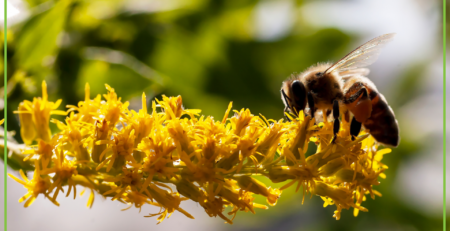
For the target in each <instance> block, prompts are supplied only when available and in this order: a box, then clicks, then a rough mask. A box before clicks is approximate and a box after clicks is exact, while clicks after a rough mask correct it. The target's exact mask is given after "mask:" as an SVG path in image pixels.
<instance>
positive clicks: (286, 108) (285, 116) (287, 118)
mask: <svg viewBox="0 0 450 231" xmlns="http://www.w3.org/2000/svg"><path fill="white" fill-rule="evenodd" d="M286 113H289V107H287V106H286V107H284V118H286V120H287V121H288V122H291V121H292V120H291V119H289V117H288V116H287V115H286Z"/></svg>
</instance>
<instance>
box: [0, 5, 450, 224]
mask: <svg viewBox="0 0 450 231" xmlns="http://www.w3.org/2000/svg"><path fill="white" fill-rule="evenodd" d="M7 2H8V34H7V35H8V40H7V42H8V76H7V78H8V86H7V88H5V87H3V86H2V88H1V94H0V95H3V91H4V90H5V89H6V90H7V93H8V107H7V112H8V131H16V134H15V135H14V133H13V132H12V133H11V134H12V135H14V136H13V137H14V139H15V140H16V141H17V142H19V143H20V142H21V138H20V135H19V134H18V132H19V122H18V116H17V115H14V114H13V111H14V110H15V109H16V108H17V106H18V103H19V102H20V101H22V100H24V99H29V100H30V99H32V97H35V96H40V95H41V89H40V84H41V81H42V80H46V81H47V83H48V85H49V86H48V91H49V95H50V99H51V100H56V99H59V98H62V99H63V105H67V104H72V105H74V104H76V103H77V102H78V101H79V100H82V99H83V98H84V95H83V91H84V84H85V83H86V82H89V84H90V86H91V95H96V94H101V93H105V92H106V90H105V87H104V84H105V83H108V84H109V85H111V86H112V87H113V88H115V89H116V92H118V94H119V96H121V97H122V98H123V100H126V101H130V103H131V107H132V108H140V102H141V101H140V97H139V96H140V95H141V94H142V92H145V93H146V94H147V96H150V97H161V95H162V94H165V95H167V96H176V95H182V96H183V101H184V105H185V107H187V108H198V109H202V113H203V114H205V115H212V116H214V117H216V118H222V116H223V113H224V111H225V110H226V108H227V105H228V103H229V102H230V101H233V103H234V104H233V105H234V108H235V109H240V108H249V109H250V110H251V111H252V113H253V114H259V113H261V114H263V115H265V116H266V117H267V118H273V119H280V118H282V115H283V113H282V111H283V107H284V106H283V104H282V102H281V100H280V94H279V90H280V86H281V82H282V81H283V80H284V79H286V78H287V77H288V76H289V75H290V74H291V73H293V72H301V71H302V70H304V69H305V68H307V67H308V66H310V65H312V64H315V63H317V62H326V61H337V60H338V59H339V58H341V57H343V56H344V55H345V54H347V53H348V52H350V51H351V50H353V49H354V48H356V47H357V46H359V45H361V44H362V43H364V42H366V41H368V40H370V39H372V38H374V37H376V36H379V35H381V34H385V33H391V32H395V33H397V36H396V38H395V40H394V41H393V42H392V43H390V44H389V45H388V46H386V48H385V49H384V50H383V52H382V54H381V56H380V58H379V60H378V61H377V62H376V63H375V64H373V65H372V66H371V73H370V75H369V78H370V79H371V80H372V81H373V82H374V83H375V84H376V85H377V87H378V90H379V91H380V92H381V93H383V94H384V95H385V97H386V99H387V100H388V102H389V104H390V105H391V107H392V108H393V109H394V111H395V114H396V117H397V119H398V121H399V125H400V131H401V143H400V146H399V147H398V148H396V149H394V150H393V152H392V153H391V154H389V155H386V156H385V159H384V160H385V163H386V164H387V165H388V166H389V169H388V170H387V171H386V172H385V173H386V175H387V179H385V180H381V185H380V186H377V187H376V190H378V191H380V192H381V193H382V194H383V196H382V197H381V198H376V200H375V201H373V200H372V199H370V198H369V199H368V201H366V202H365V204H363V206H365V207H366V208H368V209H369V212H368V213H360V214H359V216H358V217H356V218H355V217H353V215H352V210H350V211H347V210H345V211H343V214H342V218H341V220H340V221H336V220H334V218H332V214H333V211H334V206H330V207H327V208H323V207H322V203H323V202H322V200H321V199H320V198H319V197H313V198H311V199H309V198H308V199H307V200H306V201H305V203H304V204H303V205H302V204H301V193H294V192H293V188H291V189H289V190H286V191H284V192H283V194H282V196H281V198H280V200H279V202H278V204H277V205H276V206H275V207H271V208H270V209H269V210H264V211H263V210H257V211H256V214H251V213H242V212H240V213H238V216H237V217H236V219H235V224H233V225H232V226H230V225H228V224H224V223H223V220H221V219H220V218H210V217H209V216H207V214H206V213H205V212H204V211H203V208H202V207H201V206H199V205H197V204H196V203H194V202H189V201H186V202H183V203H182V207H183V208H184V209H185V210H186V211H188V212H189V213H191V214H192V215H193V216H194V217H195V218H196V219H195V220H190V219H188V218H186V217H185V216H184V215H182V214H180V213H177V212H175V213H174V214H173V216H172V217H170V219H167V220H165V221H164V222H163V223H161V224H159V225H156V219H154V218H144V217H143V216H144V215H147V214H148V213H152V212H156V210H157V209H155V208H152V207H151V206H148V207H147V208H146V207H145V206H144V208H143V210H142V212H141V213H139V211H138V210H137V209H134V208H132V209H130V210H127V211H124V212H122V211H120V209H122V208H125V207H126V205H123V204H121V203H119V202H112V201H109V200H102V199H101V197H100V196H97V197H96V201H95V203H94V206H93V208H92V209H88V208H86V206H85V205H86V201H87V196H84V197H81V198H79V197H77V199H76V200H75V201H74V200H73V199H72V198H64V197H63V196H60V197H59V198H58V201H59V202H60V204H61V206H60V207H56V206H54V205H53V204H52V203H50V202H49V201H48V200H46V199H44V198H42V197H39V198H38V199H37V200H36V201H35V202H34V204H33V205H32V206H31V207H29V208H26V209H25V208H23V204H19V203H18V202H17V201H18V199H19V198H20V197H21V196H22V195H24V194H25V193H26V190H25V189H24V188H23V187H22V185H20V184H18V183H17V182H15V181H14V180H12V179H8V181H7V183H8V188H7V197H8V200H7V206H8V230H14V231H15V230H18V231H19V230H20V231H21V230H48V231H50V230H111V231H115V230H179V231H181V230H212V229H214V230H224V231H225V230H411V231H415V230H442V208H443V199H442V198H443V194H442V191H443V190H442V187H443V171H442V169H443V167H442V166H443V163H442V133H443V129H442V127H443V126H442V120H443V116H442V115H443V111H442V88H443V86H442V13H441V12H442V5H441V4H442V1H439V0H397V1H392V0H377V1H370V0H346V1H313V0H303V1H302V0H280V1H270V0H259V1H258V0H239V1H229V0H210V1H207V0H192V1H187V0H128V1H125V0H104V1H100V0H64V1H52V0H11V1H7ZM448 5H449V4H448ZM448 5H447V6H448ZM2 7H3V6H2ZM2 13H4V10H3V12H2ZM1 16H2V17H1V18H2V20H3V14H2V15H1ZM1 24H2V25H3V22H2V23H1ZM449 24H450V23H449ZM3 33H4V28H2V35H1V38H0V40H1V42H2V44H3ZM2 54H3V48H2ZM0 59H1V60H0V61H1V62H0V69H1V70H0V71H1V72H2V73H3V68H4V67H3V55H2V57H1V58H0ZM2 84H3V83H2ZM0 106H1V108H2V110H4V109H3V101H1V102H0ZM61 108H62V107H61ZM1 114H2V115H1V116H0V117H1V118H2V117H3V111H2V113H1ZM54 118H58V117H54ZM58 119H62V118H61V117H59V118H58ZM2 158H3V154H2ZM13 167H14V166H13ZM3 168H4V166H3V165H1V174H0V176H1V179H2V183H1V184H0V189H1V190H0V191H1V192H3ZM8 172H11V173H13V174H16V175H17V174H18V171H17V170H15V169H13V168H11V167H8ZM447 178H450V175H447ZM300 191H301V190H300ZM0 196H2V198H3V193H2V194H1V195H0ZM447 198H450V194H447ZM447 201H449V199H448V200H447ZM260 202H263V200H260ZM3 203H4V201H2V202H1V204H0V207H3ZM449 204H450V203H447V207H449V206H448V205H449ZM0 216H3V210H2V211H1V212H0ZM448 223H450V222H448ZM1 227H3V223H2V224H1Z"/></svg>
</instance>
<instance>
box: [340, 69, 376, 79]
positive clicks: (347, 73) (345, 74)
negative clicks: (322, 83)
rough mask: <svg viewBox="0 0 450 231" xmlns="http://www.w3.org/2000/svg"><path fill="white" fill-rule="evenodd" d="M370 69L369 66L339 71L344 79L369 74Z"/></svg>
mask: <svg viewBox="0 0 450 231" xmlns="http://www.w3.org/2000/svg"><path fill="white" fill-rule="evenodd" d="M369 73H370V70H369V69H368V68H356V69H351V70H344V71H340V72H339V76H340V77H341V78H343V79H347V78H350V77H352V76H367V75H369Z"/></svg>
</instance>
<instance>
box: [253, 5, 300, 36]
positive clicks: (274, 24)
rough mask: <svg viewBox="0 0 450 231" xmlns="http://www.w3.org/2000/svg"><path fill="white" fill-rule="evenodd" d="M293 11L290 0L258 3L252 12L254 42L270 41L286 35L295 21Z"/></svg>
mask: <svg viewBox="0 0 450 231" xmlns="http://www.w3.org/2000/svg"><path fill="white" fill-rule="evenodd" d="M294 10H295V8H294V4H293V2H292V1H291V0H280V1H268V0H266V1H261V2H259V3H258V4H257V5H256V7H255V9H254V12H253V18H254V22H255V25H254V27H255V38H256V40H260V41H272V40H277V39H280V38H282V37H284V36H285V35H287V34H288V33H289V32H290V30H291V28H292V26H293V24H294V21H295V20H294Z"/></svg>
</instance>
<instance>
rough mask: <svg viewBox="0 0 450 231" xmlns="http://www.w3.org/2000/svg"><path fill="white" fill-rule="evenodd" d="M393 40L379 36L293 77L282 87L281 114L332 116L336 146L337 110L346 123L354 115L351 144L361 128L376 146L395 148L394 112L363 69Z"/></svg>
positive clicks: (385, 36) (397, 140)
mask: <svg viewBox="0 0 450 231" xmlns="http://www.w3.org/2000/svg"><path fill="white" fill-rule="evenodd" d="M394 36H395V34H385V35H381V36H379V37H377V38H374V39H372V40H370V41H369V42H367V43H365V44H363V45H361V46H359V47H358V48H356V49H355V50H353V51H352V52H350V53H349V54H347V55H346V56H344V57H343V58H342V59H341V60H339V61H338V62H336V63H334V64H331V63H325V64H317V65H315V66H312V67H310V68H308V69H306V70H305V71H304V72H302V73H300V74H298V75H292V76H291V78H289V79H288V80H286V81H284V82H283V84H282V87H281V99H282V100H283V102H284V104H285V106H286V107H285V109H284V111H285V112H290V113H293V114H296V115H298V112H300V111H302V110H303V111H304V112H305V114H307V115H309V116H311V118H314V117H315V116H316V117H318V116H319V115H320V113H319V112H322V116H323V117H324V118H326V117H328V116H329V115H331V112H332V113H333V115H332V117H333V119H334V124H333V133H334V136H333V140H332V142H335V140H336V137H337V136H336V135H337V132H338V131H339V129H340V122H339V110H342V111H343V115H344V116H343V119H345V120H346V121H350V115H353V118H352V121H351V123H350V134H351V136H352V140H354V139H355V137H356V136H357V135H358V134H359V132H360V130H361V126H362V125H363V126H364V127H365V129H368V130H369V133H370V134H371V135H372V136H373V137H374V138H375V139H376V140H377V141H378V142H379V143H382V144H384V145H387V146H393V147H397V146H398V144H399V141H400V137H399V129H398V122H397V120H396V119H395V115H394V112H393V111H392V108H391V107H390V106H389V105H388V103H387V101H386V99H385V98H384V96H383V95H382V94H381V93H379V92H378V90H377V88H376V87H375V85H374V84H373V83H372V81H370V80H369V79H368V78H367V77H365V76H367V75H368V74H369V69H367V68H365V67H366V66H369V65H371V64H372V63H374V62H375V61H376V59H377V58H378V56H379V54H380V50H381V48H382V47H384V46H385V45H386V43H388V42H390V41H391V40H392V39H393V38H394ZM315 114H317V115H315Z"/></svg>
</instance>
